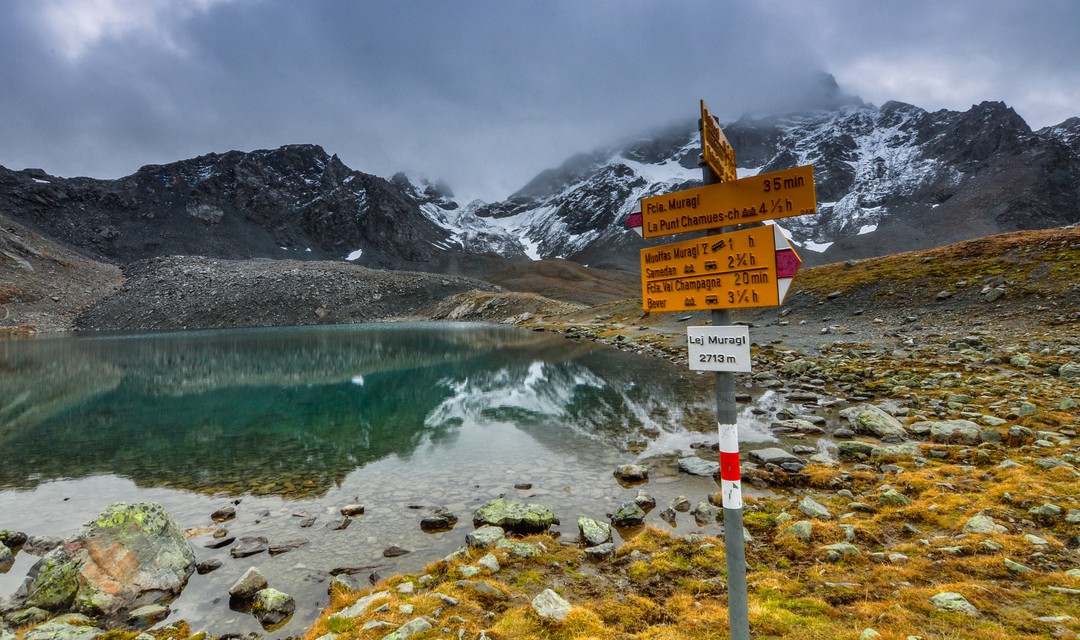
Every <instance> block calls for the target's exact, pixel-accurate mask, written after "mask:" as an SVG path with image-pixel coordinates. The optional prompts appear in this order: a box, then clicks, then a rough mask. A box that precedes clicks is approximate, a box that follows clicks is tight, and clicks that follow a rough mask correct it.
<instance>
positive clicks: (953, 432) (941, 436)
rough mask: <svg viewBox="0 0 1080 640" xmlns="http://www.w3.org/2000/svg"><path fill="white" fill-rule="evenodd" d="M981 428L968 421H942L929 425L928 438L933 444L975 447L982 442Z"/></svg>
mask: <svg viewBox="0 0 1080 640" xmlns="http://www.w3.org/2000/svg"><path fill="white" fill-rule="evenodd" d="M981 434H982V428H981V427H979V425H977V424H975V423H974V422H971V421H970V420H942V421H940V422H932V423H930V438H931V439H932V440H933V441H934V442H943V443H948V444H969V445H977V444H979V443H980V442H981V441H982V438H981Z"/></svg>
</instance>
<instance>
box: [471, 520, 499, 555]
mask: <svg viewBox="0 0 1080 640" xmlns="http://www.w3.org/2000/svg"><path fill="white" fill-rule="evenodd" d="M505 535H506V532H505V531H503V530H502V527H495V526H492V525H484V526H482V527H480V528H479V529H476V530H474V531H470V532H469V533H467V534H465V544H467V545H469V548H470V549H490V548H491V547H494V546H495V544H496V543H497V542H499V540H502V538H503V536H505Z"/></svg>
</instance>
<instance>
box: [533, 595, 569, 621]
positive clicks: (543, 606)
mask: <svg viewBox="0 0 1080 640" xmlns="http://www.w3.org/2000/svg"><path fill="white" fill-rule="evenodd" d="M532 608H533V611H535V612H536V615H538V616H540V617H541V618H547V619H548V620H556V621H558V622H562V621H563V620H565V619H566V616H568V615H570V603H569V602H567V601H566V600H565V599H563V597H562V596H560V595H559V594H557V593H555V592H554V591H552V590H551V589H544V590H543V591H541V592H540V593H539V594H538V595H537V596H536V597H535V598H533V601H532Z"/></svg>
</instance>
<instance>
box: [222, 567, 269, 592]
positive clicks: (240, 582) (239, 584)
mask: <svg viewBox="0 0 1080 640" xmlns="http://www.w3.org/2000/svg"><path fill="white" fill-rule="evenodd" d="M268 584H269V583H267V581H266V577H265V576H263V574H262V573H260V572H259V570H258V569H257V568H256V567H248V570H247V571H245V572H244V575H242V576H240V577H239V578H238V579H237V580H236V582H234V583H233V585H232V586H231V587H229V595H230V596H232V597H233V598H240V599H242V600H247V599H248V598H254V597H255V594H257V593H258V592H260V591H262V590H263V589H265V588H266V587H267V586H268Z"/></svg>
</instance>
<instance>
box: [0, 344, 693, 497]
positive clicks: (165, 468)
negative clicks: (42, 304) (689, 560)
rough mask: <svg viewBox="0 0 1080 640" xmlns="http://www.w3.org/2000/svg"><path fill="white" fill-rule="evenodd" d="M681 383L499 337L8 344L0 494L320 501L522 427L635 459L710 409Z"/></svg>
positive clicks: (546, 438) (548, 443)
mask: <svg viewBox="0 0 1080 640" xmlns="http://www.w3.org/2000/svg"><path fill="white" fill-rule="evenodd" d="M684 376H685V374H682V373H680V372H679V371H677V370H676V369H675V368H674V367H673V366H671V365H668V364H667V363H665V362H660V361H656V360H655V359H648V358H642V357H640V356H634V355H631V354H626V353H622V352H619V351H616V350H614V349H611V348H609V347H604V346H599V345H595V344H592V343H589V342H575V341H572V340H567V339H564V338H562V337H559V336H555V335H552V334H550V333H542V332H530V331H523V330H520V329H516V328H506V327H495V326H487V325H449V324H438V325H433V324H411V325H355V326H335V327H296V328H280V329H252V330H228V331H212V332H182V333H167V334H144V335H136V336H91V337H58V338H48V339H39V340H10V341H0V450H3V451H4V458H5V460H4V464H3V465H0V489H4V488H27V487H33V486H36V485H37V484H38V483H41V482H45V481H49V480H54V479H59V478H81V477H86V476H91V475H98V474H116V475H119V476H124V477H128V478H130V479H131V480H132V481H134V482H135V483H136V484H138V485H139V486H169V487H175V488H180V489H186V490H192V491H199V492H210V493H224V494H228V495H241V494H255V495H269V494H278V495H283V496H291V497H302V496H317V495H321V494H324V493H325V492H326V491H327V490H328V489H329V488H331V487H332V486H335V485H338V484H340V483H341V482H342V480H343V479H344V478H345V477H346V476H347V475H348V474H349V473H350V472H351V471H353V470H354V469H357V468H358V467H363V466H364V465H366V464H369V463H371V462H373V461H376V460H379V459H382V458H385V457H387V456H390V455H396V456H397V457H399V458H401V459H403V460H407V459H408V458H409V457H410V455H411V454H412V453H413V452H414V451H415V450H416V449H417V447H419V446H422V445H424V446H428V445H431V446H438V445H439V444H440V443H441V442H443V441H447V440H448V439H453V438H454V437H455V435H456V432H457V431H458V430H459V429H461V428H463V427H466V426H467V427H468V428H491V429H516V430H519V431H520V432H522V433H525V434H527V435H528V437H530V438H533V439H535V440H536V441H538V442H540V443H541V444H543V445H544V447H545V448H547V449H549V450H550V451H551V452H552V453H553V454H555V455H558V454H566V455H573V454H574V453H575V452H576V451H578V450H580V448H581V447H582V446H606V447H611V448H614V449H616V450H626V449H627V448H628V447H629V446H630V445H631V443H635V442H641V441H645V440H648V439H649V438H650V437H652V436H655V435H656V434H657V433H663V432H670V431H679V430H682V429H683V427H682V426H681V424H680V423H681V421H682V419H683V417H684V415H685V413H686V412H687V411H690V410H696V409H695V408H700V407H701V406H703V405H704V404H705V402H706V401H707V398H702V397H700V396H701V395H702V394H701V393H700V385H693V384H688V383H687V381H688V378H686V377H684ZM507 453H512V452H507ZM487 454H488V455H490V454H491V452H487Z"/></svg>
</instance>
